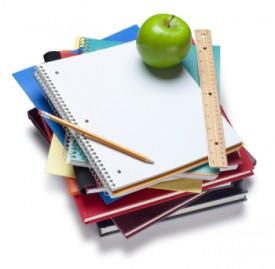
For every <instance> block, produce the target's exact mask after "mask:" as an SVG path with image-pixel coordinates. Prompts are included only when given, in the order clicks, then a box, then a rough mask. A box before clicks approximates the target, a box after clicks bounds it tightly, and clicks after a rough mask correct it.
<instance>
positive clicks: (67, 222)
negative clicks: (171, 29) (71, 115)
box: [0, 0, 275, 269]
mask: <svg viewBox="0 0 275 269" xmlns="http://www.w3.org/2000/svg"><path fill="white" fill-rule="evenodd" d="M272 2H273V1H267V0H262V1H253V0H250V1H240V0H238V1H237V0H231V1H224V2H221V1H218V0H217V1H215V0H207V1H205V0H198V1H195V0H194V1H177V0H170V1H163V0H158V1H144V2H143V1H126V0H125V1H122V0H121V1H118V0H117V1H115V0H109V1H107V0H101V1H91V0H90V1H88V0H78V1H71V0H67V1H56V0H55V1H53V0H47V1H37V0H36V1H34V0H25V1H23V0H22V1H21V0H18V1H14V0H1V3H0V38H1V41H0V48H1V49H0V52H1V57H0V91H1V98H0V102H1V105H0V110H1V114H0V117H1V147H2V149H1V155H0V156H1V185H0V188H1V192H0V209H1V210H0V216H1V221H0V248H1V249H0V268H4V269H10V268H29V269H32V268H47V269H48V268H68V269H69V268H84V267H86V268H140V267H144V268H167V267H170V268H212V269H214V268H250V269H252V268H265V269H266V268H275V258H274V254H273V253H274V249H275V247H274V245H275V231H274V229H275V213H274V211H275V210H274V208H275V201H274V200H275V199H274V187H275V178H274V172H273V168H274V161H275V158H274V152H275V146H274V138H275V133H274V129H275V128H274V125H275V122H274V115H275V102H274V100H275V94H274V92H275V88H274V72H275V69H274V62H275V57H274V43H273V42H274V25H275V16H274V8H273V7H272ZM156 13H171V14H175V15H177V16H179V17H181V18H183V19H184V20H186V22H187V23H188V24H189V25H190V27H191V29H192V31H193V33H194V29H198V28H208V29H211V31H212V39H213V43H214V44H216V45H220V46H221V92H222V105H223V107H224V108H225V111H226V112H227V114H228V116H229V118H230V119H231V121H232V123H233V125H234V127H235V129H236V130H237V131H238V133H239V134H240V136H241V137H242V138H243V140H244V141H245V143H246V148H247V149H248V150H249V151H250V152H251V153H252V154H253V155H254V156H255V157H256V159H257V161H258V165H257V167H256V170H255V176H253V177H252V178H251V179H249V180H248V187H249V194H248V201H247V202H245V203H242V204H239V205H234V206H229V207H225V208H222V209H216V210H213V211H210V212H205V213H200V214H196V215H193V216H188V217H185V218H182V219H177V220H175V221H171V222H166V223H162V224H158V225H156V226H154V227H153V228H151V229H148V230H146V231H144V232H142V233H141V234H139V235H137V236H135V237H133V238H131V239H129V240H126V239H124V237H123V236H121V235H120V234H117V235H113V236H109V237H105V238H100V237H99V236H98V234H97V230H96V227H95V225H88V226H85V225H84V224H82V223H81V221H80V218H79V216H78V212H77V211H76V208H75V205H74V203H73V201H72V199H71V197H70V196H69V195H68V194H67V192H66V185H65V182H64V179H63V178H61V177H55V176H51V175H48V174H45V173H44V166H45V161H46V158H47V144H46V143H45V142H44V140H43V138H42V137H41V136H40V135H39V134H38V132H37V131H36V130H35V128H34V127H33V126H32V124H31V122H30V121H29V120H28V118H27V110H29V109H31V108H32V107H33V105H32V103H31V102H30V101H29V99H28V98H27V97H26V95H25V94H24V93H23V91H22V90H21V88H20V87H19V86H18V85H17V83H16V82H15V80H14V79H13V77H12V76H11V74H12V73H14V72H16V71H19V70H21V69H24V68H26V67H29V66H33V65H35V64H38V63H40V62H42V61H43V58H42V55H43V54H44V53H45V52H47V51H50V50H62V49H71V48H72V47H73V44H74V38H75V36H76V35H83V36H87V37H94V38H103V37H105V36H108V35H110V34H112V33H114V32H117V31H119V30H121V29H123V28H126V27H128V26H131V25H133V24H138V25H141V24H142V22H143V21H144V20H145V19H147V18H148V17H149V16H151V15H153V14H156Z"/></svg>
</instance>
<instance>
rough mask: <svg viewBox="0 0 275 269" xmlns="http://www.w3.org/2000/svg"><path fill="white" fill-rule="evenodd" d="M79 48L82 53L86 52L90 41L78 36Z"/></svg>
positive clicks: (88, 49)
mask: <svg viewBox="0 0 275 269" xmlns="http://www.w3.org/2000/svg"><path fill="white" fill-rule="evenodd" d="M78 46H79V48H81V49H82V53H87V52H89V51H90V43H89V41H88V40H87V39H86V38H85V37H83V36H82V37H80V39H79V44H78Z"/></svg>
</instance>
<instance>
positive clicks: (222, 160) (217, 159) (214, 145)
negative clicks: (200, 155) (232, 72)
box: [195, 29, 228, 168]
mask: <svg viewBox="0 0 275 269" xmlns="http://www.w3.org/2000/svg"><path fill="white" fill-rule="evenodd" d="M195 37H196V48H197V57H198V68H199V77H200V87H201V90H202V99H203V109H204V119H205V128H206V136H207V144H208V160H209V165H210V167H215V168H223V167H228V163H227V155H226V148H225V141H224V132H223V124H222V117H221V108H220V102H219V93H218V83H217V76H216V69H215V62H214V54H213V48H212V38H211V31H210V30H206V29H199V30H195Z"/></svg>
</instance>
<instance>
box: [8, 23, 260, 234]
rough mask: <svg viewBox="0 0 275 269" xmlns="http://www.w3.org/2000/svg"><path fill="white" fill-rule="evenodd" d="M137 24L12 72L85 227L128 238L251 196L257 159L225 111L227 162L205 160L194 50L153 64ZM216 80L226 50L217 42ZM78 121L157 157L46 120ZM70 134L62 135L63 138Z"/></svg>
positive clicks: (50, 165) (50, 168)
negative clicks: (144, 55) (176, 61)
mask: <svg viewBox="0 0 275 269" xmlns="http://www.w3.org/2000/svg"><path fill="white" fill-rule="evenodd" d="M138 29H139V28H138V26H136V25H133V26H131V27H129V28H126V29H124V30H122V31H120V32H118V33H116V34H113V35H111V36H109V37H107V38H105V39H103V40H97V39H92V38H83V37H82V38H79V37H77V38H76V41H75V50H72V51H58V52H57V51H55V52H49V53H46V54H44V59H45V63H42V64H39V65H36V66H33V67H30V68H27V69H24V70H22V71H19V72H17V73H14V74H13V76H14V78H15V79H16V81H17V82H18V83H19V85H20V86H21V87H22V89H23V90H24V91H25V93H26V94H27V96H28V97H29V99H30V100H31V101H32V102H33V104H34V105H35V108H33V109H31V110H29V111H28V117H29V118H30V119H31V121H32V122H33V124H34V125H35V126H36V127H37V129H38V130H39V131H40V132H41V134H42V135H43V136H44V137H45V138H46V140H47V141H48V142H49V143H50V150H49V156H48V160H47V168H46V171H47V172H49V173H51V174H55V175H59V176H64V178H65V180H66V182H67V186H68V192H69V194H70V195H71V196H72V198H73V200H74V202H75V205H76V207H77V209H78V211H79V215H80V217H81V219H82V221H83V222H84V223H85V224H95V223H96V224H97V226H98V230H99V234H100V235H101V236H104V235H107V234H111V233H114V232H119V231H120V232H121V233H122V234H123V235H124V236H125V237H126V238H129V237H131V236H133V235H135V234H137V233H139V232H141V231H142V230H144V229H145V228H148V227H150V226H152V225H153V224H155V223H157V222H160V221H162V220H168V219H173V218H175V217H179V216H185V215H187V214H190V213H195V212H199V211H202V210H206V209H211V208H215V207H218V206H222V205H227V204H232V203H235V202H239V201H244V200H246V195H245V193H246V192H247V189H246V185H245V178H248V177H250V176H252V175H253V169H254V166H255V165H256V160H255V159H254V158H253V157H252V155H251V154H250V153H249V152H248V151H247V150H246V149H245V148H244V146H243V141H242V139H241V138H240V137H239V136H238V134H237V133H236V131H235V130H234V128H233V127H232V126H231V124H230V122H229V119H228V118H227V117H226V114H225V112H224V111H223V109H222V108H221V111H222V120H223V127H224V128H223V129H224V136H225V145H226V151H227V159H228V167H227V168H225V169H217V168H215V169H214V168H211V167H210V166H209V165H208V158H207V154H208V152H207V143H206V139H205V126H204V116H203V107H202V100H201V92H200V88H199V75H198V67H197V57H196V48H195V45H193V46H192V47H191V49H190V51H189V53H188V55H187V57H186V58H185V59H184V60H183V62H182V65H179V66H176V67H175V68H170V69H169V70H168V69H166V70H156V69H152V68H149V67H147V66H146V65H144V64H143V62H142V61H141V59H140V58H139V56H138V54H137V52H136V48H135V38H136V35H137V31H138ZM213 52H214V57H215V65H216V71H217V80H218V83H219V59H220V50H219V47H218V46H213ZM39 110H43V111H46V112H48V113H51V114H55V115H56V116H58V117H60V118H62V119H63V120H65V121H68V122H70V123H73V124H75V125H78V126H81V127H83V128H85V129H86V130H90V131H92V132H94V133H96V134H99V135H102V136H103V137H105V138H107V139H110V140H111V141H115V142H117V143H119V144H120V145H123V146H125V147H126V148H130V149H132V150H135V151H137V152H139V153H142V154H144V155H146V156H147V157H149V158H150V159H151V160H153V161H154V164H151V163H146V162H143V161H140V160H138V159H136V158H133V157H131V156H129V155H127V154H124V153H122V152H120V151H117V150H114V149H112V148H110V147H106V146H104V145H102V144H101V143H97V142H95V141H93V140H90V139H88V138H87V137H85V136H83V135H81V134H79V133H78V132H75V131H73V130H71V129H69V128H63V127H62V126H61V125H59V124H57V123H55V122H53V121H51V120H48V119H44V118H42V117H41V116H40V113H39V112H38V111H39ZM64 141H65V142H64Z"/></svg>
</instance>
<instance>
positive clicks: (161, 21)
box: [136, 14, 192, 68]
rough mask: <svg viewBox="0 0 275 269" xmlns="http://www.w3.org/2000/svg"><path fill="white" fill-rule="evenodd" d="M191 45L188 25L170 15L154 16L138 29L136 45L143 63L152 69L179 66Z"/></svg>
mask: <svg viewBox="0 0 275 269" xmlns="http://www.w3.org/2000/svg"><path fill="white" fill-rule="evenodd" d="M191 44H192V33H191V30H190V27H189V26H188V24H187V23H186V22H185V21H184V20H182V19H181V18H179V17H177V16H175V15H170V14H156V15H153V16H151V17H150V18H148V19H147V20H146V21H145V22H144V23H143V24H142V25H141V27H140V29H139V32H138V35H137V40H136V45H137V50H138V52H139V54H140V56H141V58H142V59H143V61H144V62H145V63H146V64H148V65H149V66H152V67H157V68H167V67H171V66H174V65H176V64H179V63H180V62H181V61H182V59H183V58H184V57H185V56H186V54H187V53H188V51H189V49H190V47H191Z"/></svg>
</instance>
